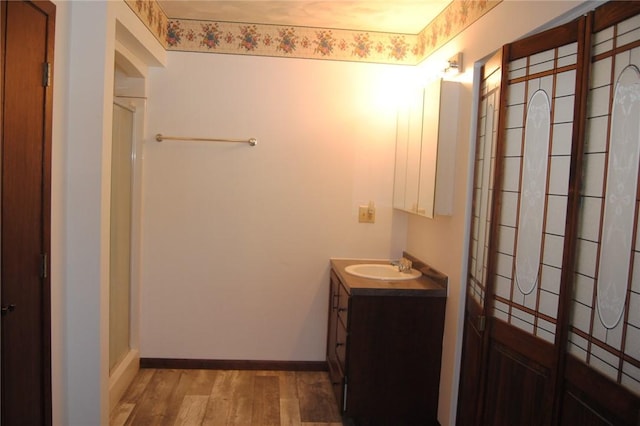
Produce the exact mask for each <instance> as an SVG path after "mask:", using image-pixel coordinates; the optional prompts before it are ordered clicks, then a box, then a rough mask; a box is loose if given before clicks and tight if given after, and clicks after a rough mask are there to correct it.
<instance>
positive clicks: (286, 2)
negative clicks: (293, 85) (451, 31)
mask: <svg viewBox="0 0 640 426" xmlns="http://www.w3.org/2000/svg"><path fill="white" fill-rule="evenodd" d="M450 2H451V0H366V1H361V0H355V1H353V0H352V1H348V0H345V1H341V0H339V1H312V0H281V1H270V0H257V1H246V0H220V1H218V0H159V1H158V3H159V4H160V6H161V7H162V9H163V10H164V12H165V13H166V15H167V16H168V17H169V18H170V19H197V20H210V21H226V22H242V23H251V24H275V25H292V26H303V27H318V28H334V29H344V30H356V31H382V32H391V33H405V34H418V33H419V32H420V31H421V30H423V29H424V27H425V26H426V25H427V24H428V23H429V22H431V21H432V20H433V19H434V18H435V17H436V16H438V14H439V13H440V12H441V11H442V10H443V9H444V8H445V7H446V6H447V4H449V3H450Z"/></svg>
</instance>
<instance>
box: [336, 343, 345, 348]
mask: <svg viewBox="0 0 640 426" xmlns="http://www.w3.org/2000/svg"><path fill="white" fill-rule="evenodd" d="M340 346H344V343H341V342H337V343H336V348H339V347H340Z"/></svg>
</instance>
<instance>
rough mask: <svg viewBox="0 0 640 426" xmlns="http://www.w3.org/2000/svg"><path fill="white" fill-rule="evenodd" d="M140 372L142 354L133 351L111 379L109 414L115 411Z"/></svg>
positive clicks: (112, 374)
mask: <svg viewBox="0 0 640 426" xmlns="http://www.w3.org/2000/svg"><path fill="white" fill-rule="evenodd" d="M139 370H140V352H138V351H137V350H135V349H132V350H130V351H129V353H128V354H127V355H126V356H125V357H124V359H123V360H122V361H121V362H120V364H118V366H117V367H116V369H115V370H114V371H113V372H112V373H111V376H110V377H109V412H111V411H113V409H114V408H115V406H116V405H117V404H118V401H120V399H121V398H122V395H124V393H125V391H126V390H127V388H128V387H129V385H130V384H131V382H132V381H133V378H134V377H135V376H136V374H138V371H139Z"/></svg>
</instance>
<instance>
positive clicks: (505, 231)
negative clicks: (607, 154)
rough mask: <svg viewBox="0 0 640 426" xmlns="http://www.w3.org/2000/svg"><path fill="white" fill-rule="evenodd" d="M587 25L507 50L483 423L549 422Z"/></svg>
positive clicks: (574, 24)
mask: <svg viewBox="0 0 640 426" xmlns="http://www.w3.org/2000/svg"><path fill="white" fill-rule="evenodd" d="M583 26H584V19H580V20H578V21H574V22H571V23H569V24H566V25H563V26H562V27H558V28H555V29H552V30H549V31H546V32H544V33H541V34H538V35H536V36H533V37H530V38H528V39H525V40H522V41H520V42H516V43H512V44H510V45H507V46H505V48H504V51H503V65H502V70H503V77H502V88H503V96H502V98H501V99H502V106H501V111H500V114H501V117H502V118H501V120H500V123H501V127H500V133H499V137H498V148H497V161H496V180H497V185H496V186H497V188H498V190H497V191H496V194H495V197H494V201H495V204H494V209H493V213H494V229H493V233H492V236H491V238H492V241H491V244H490V247H491V251H490V254H489V255H490V259H489V271H488V282H489V286H488V289H487V293H488V295H487V308H486V310H487V314H488V329H487V331H488V336H487V346H486V352H485V356H486V364H485V369H486V381H485V383H484V385H485V388H484V395H483V404H482V410H481V411H480V413H479V414H480V419H481V421H480V423H481V424H491V425H501V424H503V425H513V424H518V425H534V424H538V425H543V424H549V423H550V422H551V420H552V408H553V403H554V395H555V392H556V384H555V381H556V380H555V375H556V369H557V358H558V350H557V344H558V342H557V336H558V324H559V320H560V318H561V315H562V312H561V311H560V310H559V307H560V303H559V300H560V293H561V287H562V284H561V280H562V268H563V263H564V262H565V246H566V245H567V240H566V238H565V237H566V229H565V225H566V221H567V211H568V209H567V207H568V205H569V181H570V170H571V167H572V161H571V160H572V155H571V154H572V146H573V141H574V138H575V137H576V135H577V123H576V122H575V121H574V117H575V116H576V115H577V111H578V110H579V107H580V102H579V98H577V97H576V86H577V85H578V84H579V81H580V76H581V72H582V71H581V67H580V66H579V65H580V64H579V60H578V57H579V53H580V52H581V51H582V49H583V46H582V39H581V38H580V37H579V36H578V35H579V33H580V29H581V27H583Z"/></svg>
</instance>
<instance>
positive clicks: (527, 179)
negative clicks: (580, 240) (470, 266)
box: [515, 90, 551, 294]
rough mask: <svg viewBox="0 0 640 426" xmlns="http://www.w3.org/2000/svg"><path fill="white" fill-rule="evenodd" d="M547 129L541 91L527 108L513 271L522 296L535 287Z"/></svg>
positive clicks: (547, 105)
mask: <svg viewBox="0 0 640 426" xmlns="http://www.w3.org/2000/svg"><path fill="white" fill-rule="evenodd" d="M550 128H551V108H550V103H549V96H548V95H547V94H546V93H545V92H544V91H543V90H538V91H536V92H535V93H534V94H533V96H532V97H531V100H530V101H529V105H528V108H527V119H526V130H525V141H524V156H523V170H522V195H521V200H520V215H519V218H518V249H517V255H516V267H515V269H516V284H517V285H518V288H519V289H520V291H521V292H522V293H523V294H530V293H531V292H532V291H533V290H534V289H535V288H536V285H537V283H538V269H539V265H540V247H541V244H542V235H543V225H544V206H545V193H546V185H547V168H548V156H549V130H550Z"/></svg>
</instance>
